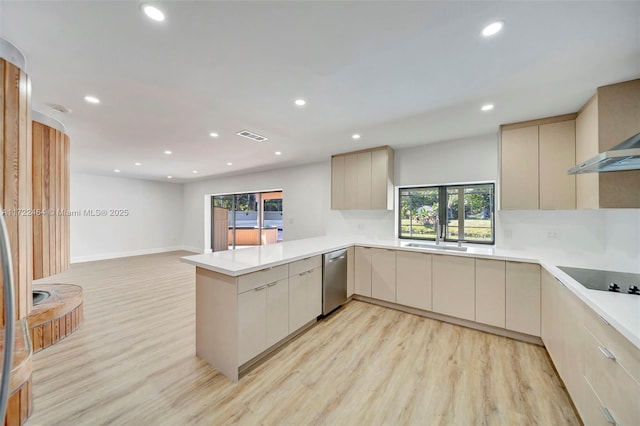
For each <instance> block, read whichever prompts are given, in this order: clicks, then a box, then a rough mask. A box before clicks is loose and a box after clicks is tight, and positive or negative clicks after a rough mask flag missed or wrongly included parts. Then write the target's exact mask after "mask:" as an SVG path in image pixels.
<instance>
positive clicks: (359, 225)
mask: <svg viewBox="0 0 640 426" xmlns="http://www.w3.org/2000/svg"><path fill="white" fill-rule="evenodd" d="M362 230H364V223H359V224H358V231H362Z"/></svg>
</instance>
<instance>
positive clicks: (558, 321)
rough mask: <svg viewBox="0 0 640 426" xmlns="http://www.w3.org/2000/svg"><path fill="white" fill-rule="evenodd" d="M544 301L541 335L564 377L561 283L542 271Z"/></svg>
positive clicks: (554, 362) (542, 303) (542, 302)
mask: <svg viewBox="0 0 640 426" xmlns="http://www.w3.org/2000/svg"><path fill="white" fill-rule="evenodd" d="M541 285H542V289H541V290H542V301H541V305H542V306H541V318H540V322H541V327H540V335H541V337H542V341H543V342H544V346H545V348H547V352H549V356H550V357H551V360H552V361H553V364H554V365H555V366H556V370H558V373H560V376H561V377H562V367H563V366H562V360H563V356H562V353H563V347H562V345H563V339H562V330H563V313H562V305H561V300H560V283H559V282H558V281H556V279H555V278H554V277H553V276H552V275H551V274H550V273H548V272H547V271H544V270H543V271H542V276H541Z"/></svg>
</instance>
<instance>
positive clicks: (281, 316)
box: [238, 278, 289, 364]
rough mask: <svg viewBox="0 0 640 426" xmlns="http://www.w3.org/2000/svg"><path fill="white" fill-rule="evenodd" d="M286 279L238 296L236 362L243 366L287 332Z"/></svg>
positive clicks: (287, 301)
mask: <svg viewBox="0 0 640 426" xmlns="http://www.w3.org/2000/svg"><path fill="white" fill-rule="evenodd" d="M288 295H289V290H288V279H286V278H285V279H281V280H279V281H275V282H272V283H268V284H263V285H261V286H258V287H256V288H253V289H250V290H247V291H245V292H244V293H240V294H239V295H238V361H239V363H240V364H244V363H245V362H247V361H249V360H250V359H251V358H253V357H255V356H256V355H258V354H259V353H261V352H262V351H264V350H265V349H267V348H268V347H270V346H271V345H273V344H275V343H277V342H278V341H280V340H282V339H284V338H285V337H286V336H287V334H288V331H289V323H288V319H289V315H288V312H289V296H288Z"/></svg>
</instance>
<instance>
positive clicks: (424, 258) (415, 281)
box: [396, 251, 432, 311]
mask: <svg viewBox="0 0 640 426" xmlns="http://www.w3.org/2000/svg"><path fill="white" fill-rule="evenodd" d="M431 289H432V286H431V255H430V254H426V253H415V252H410V251H398V252H397V253H396V302H397V303H399V304H401V305H405V306H411V307H414V308H418V309H424V310H426V311H430V310H431V309H432V305H431Z"/></svg>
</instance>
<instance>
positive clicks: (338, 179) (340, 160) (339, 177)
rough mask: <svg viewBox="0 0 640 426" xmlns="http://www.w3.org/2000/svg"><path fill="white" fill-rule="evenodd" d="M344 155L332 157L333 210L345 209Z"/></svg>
mask: <svg viewBox="0 0 640 426" xmlns="http://www.w3.org/2000/svg"><path fill="white" fill-rule="evenodd" d="M344 179H345V170H344V155H337V156H335V157H332V158H331V210H342V209H344Z"/></svg>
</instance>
